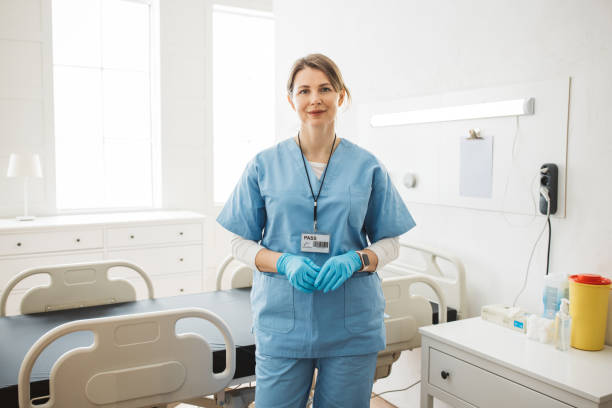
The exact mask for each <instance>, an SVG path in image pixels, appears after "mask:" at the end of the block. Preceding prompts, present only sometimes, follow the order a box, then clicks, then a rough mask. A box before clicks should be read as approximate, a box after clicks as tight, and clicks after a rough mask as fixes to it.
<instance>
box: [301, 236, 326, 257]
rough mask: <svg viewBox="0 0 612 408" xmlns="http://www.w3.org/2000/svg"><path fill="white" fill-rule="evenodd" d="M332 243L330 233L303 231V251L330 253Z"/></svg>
mask: <svg viewBox="0 0 612 408" xmlns="http://www.w3.org/2000/svg"><path fill="white" fill-rule="evenodd" d="M330 243H331V242H330V235H329V234H316V233H303V234H302V244H301V249H302V252H318V253H321V254H329V245H330Z"/></svg>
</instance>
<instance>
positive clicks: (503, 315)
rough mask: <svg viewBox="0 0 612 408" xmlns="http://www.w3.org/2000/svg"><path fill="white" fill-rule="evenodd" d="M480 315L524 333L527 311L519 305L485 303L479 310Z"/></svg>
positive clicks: (484, 318)
mask: <svg viewBox="0 0 612 408" xmlns="http://www.w3.org/2000/svg"><path fill="white" fill-rule="evenodd" d="M480 317H481V318H482V319H483V320H487V321H489V322H492V323H496V324H499V325H500V326H504V327H507V328H509V329H512V330H516V331H519V332H521V333H525V331H526V330H527V317H529V313H527V312H525V311H524V310H521V308H519V307H512V306H505V305H486V306H483V307H482V309H481V310H480Z"/></svg>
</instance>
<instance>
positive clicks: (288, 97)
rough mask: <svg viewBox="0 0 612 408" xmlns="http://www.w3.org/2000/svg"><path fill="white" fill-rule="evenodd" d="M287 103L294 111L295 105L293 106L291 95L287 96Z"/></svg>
mask: <svg viewBox="0 0 612 408" xmlns="http://www.w3.org/2000/svg"><path fill="white" fill-rule="evenodd" d="M287 101H288V102H289V105H291V109H293V110H295V105H294V104H293V100H292V99H291V94H287Z"/></svg>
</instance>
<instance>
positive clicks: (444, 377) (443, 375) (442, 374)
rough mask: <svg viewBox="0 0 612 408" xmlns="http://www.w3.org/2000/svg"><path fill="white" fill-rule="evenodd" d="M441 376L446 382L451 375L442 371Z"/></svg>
mask: <svg viewBox="0 0 612 408" xmlns="http://www.w3.org/2000/svg"><path fill="white" fill-rule="evenodd" d="M440 375H441V376H442V379H443V380H446V379H447V378H448V377H450V373H449V372H448V371H444V370H442V371H441V372H440Z"/></svg>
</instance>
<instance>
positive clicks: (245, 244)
mask: <svg viewBox="0 0 612 408" xmlns="http://www.w3.org/2000/svg"><path fill="white" fill-rule="evenodd" d="M231 244H232V256H233V257H234V258H236V259H238V260H239V261H241V262H243V263H245V264H247V265H249V266H250V267H251V268H253V269H255V268H256V266H255V257H256V256H257V253H258V252H259V251H260V250H262V249H263V248H264V247H263V246H261V245H259V244H258V243H257V242H255V241H252V240H250V239H244V238H242V237H241V236H239V235H233V236H232V239H231ZM365 249H369V250H370V251H372V252H374V253H375V254H376V257H377V258H378V264H377V266H376V269H381V268H382V267H383V266H385V265H386V264H388V263H389V262H392V261H394V260H396V259H397V257H398V256H399V237H392V238H384V239H381V240H380V241H376V242H374V243H373V244H372V245H370V246H369V247H367V248H365Z"/></svg>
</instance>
